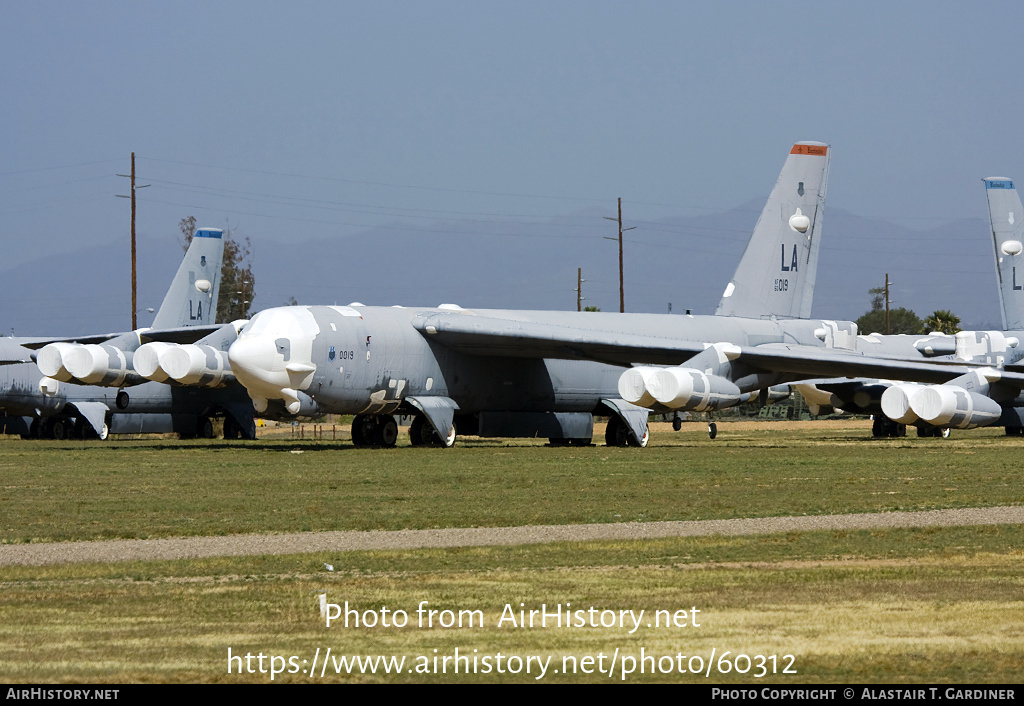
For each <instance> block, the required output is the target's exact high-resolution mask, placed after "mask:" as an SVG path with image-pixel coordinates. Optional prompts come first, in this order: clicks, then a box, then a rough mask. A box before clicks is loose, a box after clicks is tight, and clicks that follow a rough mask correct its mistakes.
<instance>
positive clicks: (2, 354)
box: [0, 338, 32, 365]
mask: <svg viewBox="0 0 1024 706" xmlns="http://www.w3.org/2000/svg"><path fill="white" fill-rule="evenodd" d="M31 362H32V354H31V353H29V352H28V351H27V350H26V349H25V348H24V346H22V345H20V343H18V342H17V341H13V340H8V339H6V338H0V365H14V364H16V363H31Z"/></svg>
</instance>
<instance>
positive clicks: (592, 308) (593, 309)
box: [583, 306, 601, 311]
mask: <svg viewBox="0 0 1024 706" xmlns="http://www.w3.org/2000/svg"><path fill="white" fill-rule="evenodd" d="M583 311H601V307H599V306H585V307H583Z"/></svg>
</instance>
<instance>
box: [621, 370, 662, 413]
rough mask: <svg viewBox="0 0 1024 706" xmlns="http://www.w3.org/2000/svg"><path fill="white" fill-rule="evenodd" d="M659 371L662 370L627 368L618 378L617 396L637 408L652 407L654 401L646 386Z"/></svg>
mask: <svg viewBox="0 0 1024 706" xmlns="http://www.w3.org/2000/svg"><path fill="white" fill-rule="evenodd" d="M659 370H662V368H653V367H650V366H640V367H636V368H629V369H628V370H627V371H626V372H624V373H622V375H620V376H619V396H620V397H622V399H624V400H626V402H629V403H630V404H635V405H637V406H639V407H653V406H654V405H655V404H656V400H655V399H654V395H652V394H651V393H650V391H649V390H648V389H647V385H648V384H649V383H650V381H651V379H652V378H653V377H654V376H655V375H656V374H657V373H658V371H659Z"/></svg>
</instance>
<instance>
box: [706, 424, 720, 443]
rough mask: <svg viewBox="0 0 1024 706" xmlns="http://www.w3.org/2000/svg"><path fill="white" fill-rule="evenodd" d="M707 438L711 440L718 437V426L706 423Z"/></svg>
mask: <svg viewBox="0 0 1024 706" xmlns="http://www.w3.org/2000/svg"><path fill="white" fill-rule="evenodd" d="M708 436H709V437H711V438H712V439H714V438H715V437H716V436H718V425H717V424H715V423H714V422H708Z"/></svg>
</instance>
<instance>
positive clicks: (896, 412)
mask: <svg viewBox="0 0 1024 706" xmlns="http://www.w3.org/2000/svg"><path fill="white" fill-rule="evenodd" d="M922 389H924V388H923V386H922V385H915V384H913V383H902V384H899V385H891V386H889V387H888V388H887V389H886V391H885V392H883V393H882V414H884V415H885V416H886V417H888V418H889V419H891V420H892V421H894V422H899V423H900V424H913V423H914V422H916V421H917V420H918V419H919V418H920V417H919V416H918V414H917V412H915V411H914V410H913V408H912V407H911V404H910V400H911V399H912V398H913V397H914V395H916V394H917V393H918V392H920V391H921V390H922Z"/></svg>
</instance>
